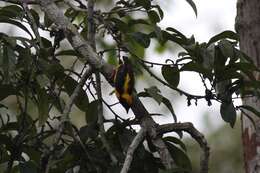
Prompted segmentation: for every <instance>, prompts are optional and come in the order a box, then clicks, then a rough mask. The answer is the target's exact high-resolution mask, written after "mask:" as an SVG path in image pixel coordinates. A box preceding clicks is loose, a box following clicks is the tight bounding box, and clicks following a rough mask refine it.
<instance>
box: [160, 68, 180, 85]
mask: <svg viewBox="0 0 260 173" xmlns="http://www.w3.org/2000/svg"><path fill="white" fill-rule="evenodd" d="M161 73H162V75H163V77H164V79H165V80H166V81H167V82H168V83H169V84H170V85H171V86H172V87H173V88H177V86H178V85H179V82H180V71H179V69H178V67H177V66H169V65H163V66H162V68H161Z"/></svg>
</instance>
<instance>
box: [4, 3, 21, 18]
mask: <svg viewBox="0 0 260 173" xmlns="http://www.w3.org/2000/svg"><path fill="white" fill-rule="evenodd" d="M23 15H24V12H23V9H22V8H21V7H19V6H17V5H9V6H5V7H3V8H1V10H0V16H4V17H7V18H14V19H15V18H17V19H21V18H22V17H23Z"/></svg>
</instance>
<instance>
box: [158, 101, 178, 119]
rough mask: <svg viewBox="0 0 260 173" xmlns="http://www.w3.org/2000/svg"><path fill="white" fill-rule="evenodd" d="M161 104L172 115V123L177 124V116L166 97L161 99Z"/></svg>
mask: <svg viewBox="0 0 260 173" xmlns="http://www.w3.org/2000/svg"><path fill="white" fill-rule="evenodd" d="M162 102H163V104H164V105H165V106H166V107H167V108H168V109H169V111H170V112H171V114H172V117H173V119H174V122H177V116H176V114H175V112H174V110H173V108H172V104H171V102H170V101H169V100H168V99H167V98H166V97H163V100H162Z"/></svg>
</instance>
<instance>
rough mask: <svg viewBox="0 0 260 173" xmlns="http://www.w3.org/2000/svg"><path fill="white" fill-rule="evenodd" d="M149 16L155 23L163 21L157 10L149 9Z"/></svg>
mask: <svg viewBox="0 0 260 173" xmlns="http://www.w3.org/2000/svg"><path fill="white" fill-rule="evenodd" d="M148 16H149V19H150V21H151V22H152V23H153V24H156V23H158V22H160V21H161V19H160V17H159V15H158V14H157V12H156V11H154V10H150V11H148Z"/></svg>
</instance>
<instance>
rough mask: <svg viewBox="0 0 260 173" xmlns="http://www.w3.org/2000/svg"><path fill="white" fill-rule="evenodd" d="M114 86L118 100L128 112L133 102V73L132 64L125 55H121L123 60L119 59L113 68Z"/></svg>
mask: <svg viewBox="0 0 260 173" xmlns="http://www.w3.org/2000/svg"><path fill="white" fill-rule="evenodd" d="M114 87H115V93H116V96H117V98H118V100H119V102H120V103H121V104H122V105H123V106H124V108H125V109H126V111H127V112H128V111H129V109H130V107H131V105H132V103H133V95H132V93H133V90H134V73H133V68H132V64H131V62H130V61H129V59H128V57H126V56H123V62H122V61H121V60H119V65H118V67H117V68H116V70H115V74H114Z"/></svg>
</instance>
